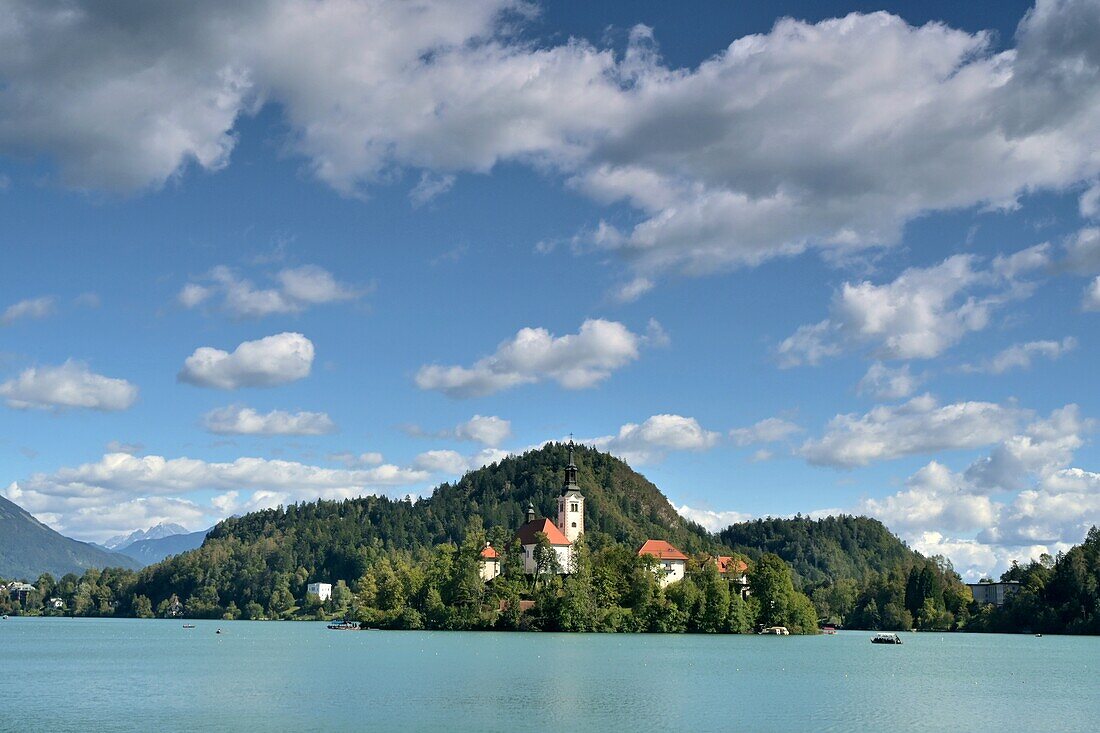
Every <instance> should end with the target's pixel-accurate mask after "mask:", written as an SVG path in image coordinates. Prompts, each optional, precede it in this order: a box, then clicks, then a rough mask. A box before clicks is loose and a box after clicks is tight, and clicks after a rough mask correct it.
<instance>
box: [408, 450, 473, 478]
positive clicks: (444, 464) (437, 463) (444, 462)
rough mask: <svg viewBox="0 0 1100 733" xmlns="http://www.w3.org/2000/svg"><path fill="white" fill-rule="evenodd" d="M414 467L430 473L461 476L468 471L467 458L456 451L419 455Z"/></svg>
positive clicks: (430, 452)
mask: <svg viewBox="0 0 1100 733" xmlns="http://www.w3.org/2000/svg"><path fill="white" fill-rule="evenodd" d="M413 465H414V466H416V467H417V468H419V469H421V470H422V471H428V472H430V473H449V474H461V473H463V472H464V471H465V470H466V458H465V457H464V456H463V455H462V454H461V453H459V452H458V451H454V450H430V451H425V452H423V453H421V454H420V455H418V456H417V457H416V459H415V460H414V461H413Z"/></svg>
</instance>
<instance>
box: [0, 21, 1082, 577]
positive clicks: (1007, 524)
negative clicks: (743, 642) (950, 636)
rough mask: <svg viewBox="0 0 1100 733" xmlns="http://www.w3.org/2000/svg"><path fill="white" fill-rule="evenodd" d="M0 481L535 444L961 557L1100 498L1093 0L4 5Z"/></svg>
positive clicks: (247, 467) (116, 489) (112, 476)
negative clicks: (861, 524) (855, 517)
mask: <svg viewBox="0 0 1100 733" xmlns="http://www.w3.org/2000/svg"><path fill="white" fill-rule="evenodd" d="M0 6H2V7H3V12H0V253H2V255H3V266H2V267H0V403H2V404H0V493H2V494H3V495H4V496H5V497H7V498H8V499H10V500H12V501H14V502H16V503H18V504H20V505H21V506H23V507H24V508H26V509H27V510H28V511H30V512H32V513H33V514H34V515H35V516H36V517H38V518H39V519H41V520H42V521H44V522H45V523H47V524H49V525H50V526H52V527H54V528H55V529H57V530H59V531H61V532H63V533H65V534H67V535H70V536H73V537H76V538H78V539H83V540H89V541H103V540H105V539H107V538H109V537H111V536H114V535H117V534H121V533H127V532H129V531H132V530H134V529H139V528H145V527H149V526H151V525H154V524H157V523H159V522H175V523H178V524H181V525H183V526H184V527H186V528H188V529H190V530H197V529H202V528H205V527H207V526H210V525H211V524H212V523H213V522H215V521H216V520H218V519H220V518H222V517H225V516H228V515H231V514H235V513H240V512H245V511H249V510H251V509H256V508H261V507H267V506H274V505H278V504H281V503H282V504H285V503H289V502H293V501H301V500H312V499H315V498H317V497H325V498H342V497H347V496H356V495H362V494H371V493H382V494H387V495H390V496H405V495H409V494H411V495H413V496H424V495H428V494H430V492H431V491H432V489H433V487H435V486H437V485H438V484H440V483H441V482H444V481H454V480H455V479H457V478H458V477H460V476H461V475H462V473H463V472H465V471H467V470H470V469H473V468H477V467H479V466H482V465H485V464H487V463H491V462H493V461H496V460H499V459H500V458H501V457H502V456H505V455H507V454H509V453H518V452H522V451H524V450H526V449H529V448H531V447H536V446H539V445H541V444H543V443H544V442H546V441H547V440H562V439H568V436H569V435H570V434H572V435H573V436H574V437H575V439H576V440H578V441H580V442H583V443H586V444H589V445H594V446H596V447H598V448H600V449H602V450H607V451H610V452H612V453H614V454H616V455H619V456H621V457H623V458H624V459H626V460H627V461H628V462H629V463H630V464H631V465H632V466H633V467H635V468H636V469H637V470H639V471H641V472H642V473H644V474H645V475H646V476H647V477H648V478H650V479H651V480H652V481H654V482H655V483H656V484H657V485H658V486H659V487H660V488H661V490H662V491H663V492H664V493H665V494H666V495H667V496H668V497H669V499H670V500H671V501H672V502H673V504H674V505H675V506H676V507H677V508H678V510H679V511H680V512H681V514H683V515H684V516H686V517H688V518H691V519H693V520H696V521H699V522H700V523H702V524H704V525H705V526H708V527H710V528H712V529H719V528H721V527H724V526H726V525H727V524H729V523H730V522H733V521H741V520H744V519H748V518H753V517H762V516H788V515H794V514H796V513H802V514H804V515H805V514H809V515H811V516H821V515H825V514H829V513H838V512H845V513H852V514H866V515H869V516H874V517H877V518H880V519H881V520H882V521H884V522H885V523H886V524H887V525H888V526H889V527H890V528H891V529H892V530H894V531H895V532H897V533H898V534H899V536H901V537H902V538H903V539H904V540H905V541H907V542H908V543H909V544H910V545H911V546H912V547H914V548H915V549H917V550H919V551H920V552H923V553H926V554H946V555H947V556H948V557H949V558H950V559H951V560H952V561H953V562H954V564H955V566H956V568H957V569H959V571H960V572H961V573H963V575H964V576H965V577H967V578H971V579H974V578H977V577H980V576H983V575H987V574H990V573H999V572H1000V571H1002V570H1003V569H1004V568H1005V567H1007V566H1008V565H1009V564H1010V563H1011V561H1012V560H1014V559H1020V560H1025V559H1027V558H1029V557H1036V556H1038V554H1040V553H1042V552H1050V553H1055V552H1058V551H1059V550H1064V549H1066V548H1068V547H1069V546H1071V545H1072V544H1074V543H1077V542H1080V541H1081V540H1082V539H1083V537H1084V535H1085V532H1086V531H1087V529H1088V527H1089V526H1091V525H1092V524H1096V523H1100V452H1098V450H1097V447H1096V442H1095V433H1096V427H1097V424H1096V420H1097V419H1098V418H1100V396H1098V394H1097V390H1096V386H1095V385H1096V378H1095V374H1096V367H1095V365H1096V363H1097V361H1098V356H1100V339H1098V337H1100V147H1098V146H1097V141H1098V140H1100V40H1098V39H1100V2H1098V1H1097V0H1040V2H1038V3H1037V4H1035V5H1029V4H1026V3H1016V2H998V3H949V2H922V3H885V4H883V3H874V4H868V3H839V2H814V3H791V2H788V3H782V2H780V3H767V4H763V3H743V2H721V3H719V2H713V3H693V2H688V3H675V4H672V3H664V2H660V3H658V2H620V3H553V4H551V3H530V4H529V3H525V2H517V1H516V0H463V1H462V2H457V1H456V2H435V1H429V0H422V1H418V2H406V3H397V2H384V1H380V0H247V1H245V2H239V3H233V4H229V5H228V6H227V5H226V4H224V3H218V2H210V1H206V0H200V1H198V2H191V3H175V2H156V3H149V2H143V1H139V0H116V1H114V2H94V3H93V2H90V1H88V2H86V1H82V0H68V1H66V2H60V1H57V2H55V1H52V0H46V1H43V0H0Z"/></svg>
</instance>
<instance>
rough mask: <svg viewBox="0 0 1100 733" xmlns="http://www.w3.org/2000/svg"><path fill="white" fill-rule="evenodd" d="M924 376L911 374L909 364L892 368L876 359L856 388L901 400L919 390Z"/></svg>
mask: <svg viewBox="0 0 1100 733" xmlns="http://www.w3.org/2000/svg"><path fill="white" fill-rule="evenodd" d="M923 381H924V377H922V376H921V375H916V374H911V373H910V372H909V365H908V364H903V365H902V366H900V367H897V368H891V367H888V366H886V365H885V364H883V363H882V362H881V361H876V362H874V363H873V364H871V366H869V367H868V368H867V373H866V374H864V375H863V379H861V380H859V385H858V386H857V387H856V390H857V391H858V392H859V393H860V394H861V395H862V394H866V395H870V396H872V397H874V398H876V399H880V400H899V399H902V398H904V397H908V396H909V395H911V394H913V393H914V392H916V391H917V388H918V387H920V385H921V383H922V382H923Z"/></svg>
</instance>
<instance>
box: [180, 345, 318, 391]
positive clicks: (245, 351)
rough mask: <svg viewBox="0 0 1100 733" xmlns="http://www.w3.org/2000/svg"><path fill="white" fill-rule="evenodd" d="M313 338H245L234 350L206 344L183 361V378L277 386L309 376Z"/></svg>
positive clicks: (204, 383)
mask: <svg viewBox="0 0 1100 733" xmlns="http://www.w3.org/2000/svg"><path fill="white" fill-rule="evenodd" d="M312 366H313V342H312V341H310V340H309V339H307V338H306V337H305V336H303V335H302V334H300V333H279V334H275V335H274V336H267V337H266V338H262V339H259V340H257V341H245V342H244V343H242V344H241V345H240V346H238V347H237V348H236V349H235V350H234V351H233V353H231V354H230V353H228V352H226V351H222V350H221V349H215V348H212V347H210V346H202V347H200V348H198V349H195V352H194V353H193V354H191V356H189V357H187V360H186V361H184V363H183V369H181V370H180V373H179V377H178V378H179V380H180V381H181V382H187V383H188V384H193V385H195V386H198V387H213V388H215V389H240V388H241V387H274V386H276V385H280V384H286V383H288V382H294V381H297V380H299V379H303V378H305V377H308V376H309V372H310V369H311V368H312Z"/></svg>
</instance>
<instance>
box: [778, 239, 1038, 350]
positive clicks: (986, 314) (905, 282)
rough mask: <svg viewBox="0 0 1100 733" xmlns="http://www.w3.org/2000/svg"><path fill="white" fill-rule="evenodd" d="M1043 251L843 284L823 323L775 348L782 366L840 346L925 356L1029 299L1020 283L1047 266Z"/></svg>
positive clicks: (961, 260)
mask: <svg viewBox="0 0 1100 733" xmlns="http://www.w3.org/2000/svg"><path fill="white" fill-rule="evenodd" d="M1047 261H1048V257H1047V255H1046V248H1045V247H1043V246H1039V247H1038V248H1035V247H1033V248H1029V249H1027V250H1023V251H1022V252H1017V253H1016V254H1014V255H1012V256H1010V257H1007V258H998V259H996V260H994V261H993V262H992V264H991V265H990V267H988V268H987V269H982V268H980V267H978V259H977V258H976V257H974V256H972V255H955V256H953V257H949V258H948V259H946V260H944V261H943V262H942V263H940V264H938V265H934V266H932V267H911V268H909V269H907V270H905V271H904V272H902V273H901V274H900V275H898V277H897V278H896V279H894V280H893V281H892V282H888V283H884V284H882V285H876V284H874V283H871V282H869V281H863V282H858V283H850V282H846V283H844V285H843V286H841V288H840V290H839V291H838V292H837V293H835V294H834V296H833V299H832V303H831V305H830V312H831V315H830V317H829V318H828V319H826V320H824V321H821V322H820V323H816V324H813V325H806V326H801V327H800V328H799V329H798V330H797V331H795V333H794V334H792V335H791V336H790V337H788V338H787V339H785V340H784V341H783V342H781V343H780V344H779V346H778V348H777V355H778V357H779V364H780V366H782V367H790V366H798V365H801V364H810V365H814V364H818V363H820V362H821V361H822V360H823V359H824V358H826V357H829V356H835V355H837V354H839V353H841V352H842V351H843V350H844V349H845V348H849V347H860V346H869V347H870V348H871V350H872V352H873V353H874V355H875V356H877V357H878V358H880V359H931V358H934V357H936V356H939V355H940V354H942V353H943V352H944V351H946V350H947V349H948V348H950V347H951V346H954V345H955V344H957V343H958V342H959V341H961V340H962V338H963V337H964V336H965V335H966V334H967V333H970V332H973V331H980V330H982V329H984V328H985V327H986V326H987V325H988V324H989V320H990V317H991V315H992V313H993V311H994V310H995V309H996V308H997V307H999V306H1001V305H1003V304H1004V303H1006V302H1008V301H1010V300H1012V299H1014V298H1019V297H1025V296H1027V295H1029V294H1030V292H1031V288H1030V287H1029V285H1028V284H1027V283H1025V282H1023V281H1021V280H1020V279H1019V278H1020V277H1021V276H1022V275H1024V274H1026V273H1028V272H1032V271H1034V270H1036V269H1038V268H1039V267H1040V266H1041V264H1042V263H1046V262H1047Z"/></svg>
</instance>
